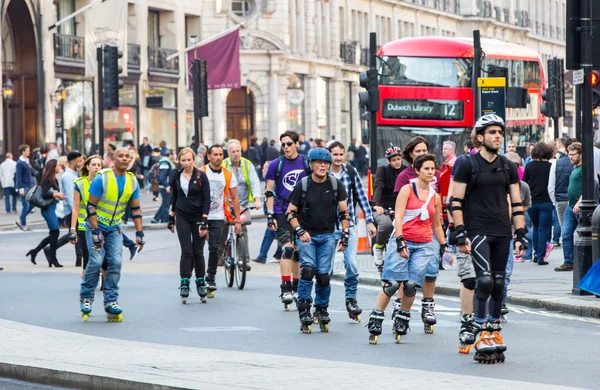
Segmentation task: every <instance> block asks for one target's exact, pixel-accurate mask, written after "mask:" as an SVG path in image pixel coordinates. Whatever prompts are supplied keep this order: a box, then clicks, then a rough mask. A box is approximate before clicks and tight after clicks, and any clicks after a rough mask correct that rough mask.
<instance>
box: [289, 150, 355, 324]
mask: <svg viewBox="0 0 600 390" xmlns="http://www.w3.org/2000/svg"><path fill="white" fill-rule="evenodd" d="M308 159H309V160H310V166H311V169H312V174H311V175H310V176H308V177H304V178H302V179H301V181H300V184H298V185H296V187H294V190H293V191H292V194H291V195H290V198H289V200H290V203H289V206H288V209H287V212H286V217H287V220H288V222H289V223H290V225H291V226H292V228H293V229H294V232H295V234H296V237H297V239H296V243H297V245H298V249H299V250H300V267H301V268H302V271H301V273H300V275H301V276H300V282H299V284H298V301H297V306H298V315H299V317H300V324H301V325H300V330H301V331H302V332H304V333H310V332H311V323H312V322H313V316H312V315H311V313H310V307H311V304H312V296H311V292H312V286H313V278H314V279H315V280H316V286H315V314H314V318H316V319H317V321H318V322H319V326H320V328H321V331H323V332H327V331H328V330H329V325H328V324H329V321H330V318H329V313H328V312H327V307H328V306H329V297H330V295H331V286H330V285H329V281H330V276H329V275H330V271H331V267H332V263H331V262H332V260H333V257H334V254H335V250H336V234H335V227H336V224H337V218H338V215H339V219H340V221H341V225H342V231H341V238H340V239H339V241H337V250H338V251H343V250H345V249H346V248H347V247H348V240H349V239H350V229H349V227H350V219H351V218H350V214H349V213H348V207H347V204H346V198H347V197H348V196H347V194H346V189H345V187H344V185H343V184H342V182H341V181H340V180H339V179H337V178H335V177H333V176H330V175H329V174H328V173H327V170H328V169H329V166H330V165H331V153H329V151H328V150H327V149H324V148H316V149H311V150H310V152H309V153H308ZM336 211H337V212H336Z"/></svg>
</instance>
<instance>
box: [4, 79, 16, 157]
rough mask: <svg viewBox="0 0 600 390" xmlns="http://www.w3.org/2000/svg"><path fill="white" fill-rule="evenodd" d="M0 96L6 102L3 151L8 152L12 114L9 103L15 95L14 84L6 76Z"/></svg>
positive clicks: (10, 143)
mask: <svg viewBox="0 0 600 390" xmlns="http://www.w3.org/2000/svg"><path fill="white" fill-rule="evenodd" d="M2 97H3V98H4V102H5V103H6V127H7V129H6V147H5V151H6V152H10V151H11V150H10V147H11V146H12V115H11V113H10V103H11V102H12V101H13V98H14V97H15V86H14V84H13V83H12V80H11V79H10V78H8V77H7V78H6V82H5V83H4V85H3V86H2Z"/></svg>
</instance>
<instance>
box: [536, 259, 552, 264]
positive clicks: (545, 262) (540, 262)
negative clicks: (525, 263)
mask: <svg viewBox="0 0 600 390" xmlns="http://www.w3.org/2000/svg"><path fill="white" fill-rule="evenodd" d="M548 264H550V263H548V262H547V261H546V260H542V261H538V265H548Z"/></svg>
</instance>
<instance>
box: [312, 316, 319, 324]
mask: <svg viewBox="0 0 600 390" xmlns="http://www.w3.org/2000/svg"><path fill="white" fill-rule="evenodd" d="M313 322H314V323H315V324H318V323H319V319H318V318H317V317H316V316H314V317H313Z"/></svg>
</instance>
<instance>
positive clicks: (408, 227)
mask: <svg viewBox="0 0 600 390" xmlns="http://www.w3.org/2000/svg"><path fill="white" fill-rule="evenodd" d="M407 186H409V187H410V196H409V197H408V202H407V203H406V211H409V210H410V211H412V212H417V211H420V210H421V208H422V207H423V206H424V205H425V202H427V201H426V200H421V199H419V197H418V196H417V194H415V189H416V186H414V185H413V183H411V184H407ZM429 191H433V188H430V189H429ZM427 211H428V213H429V218H427V219H425V220H422V219H421V213H419V214H418V215H417V216H416V217H414V218H412V219H411V220H409V221H407V222H404V223H403V224H402V236H403V237H404V239H405V240H406V241H411V242H431V241H433V235H432V232H431V221H432V219H431V218H433V217H435V193H434V195H433V197H432V198H431V200H430V201H429V204H428V205H427ZM406 217H407V213H406V212H405V218H406Z"/></svg>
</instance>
